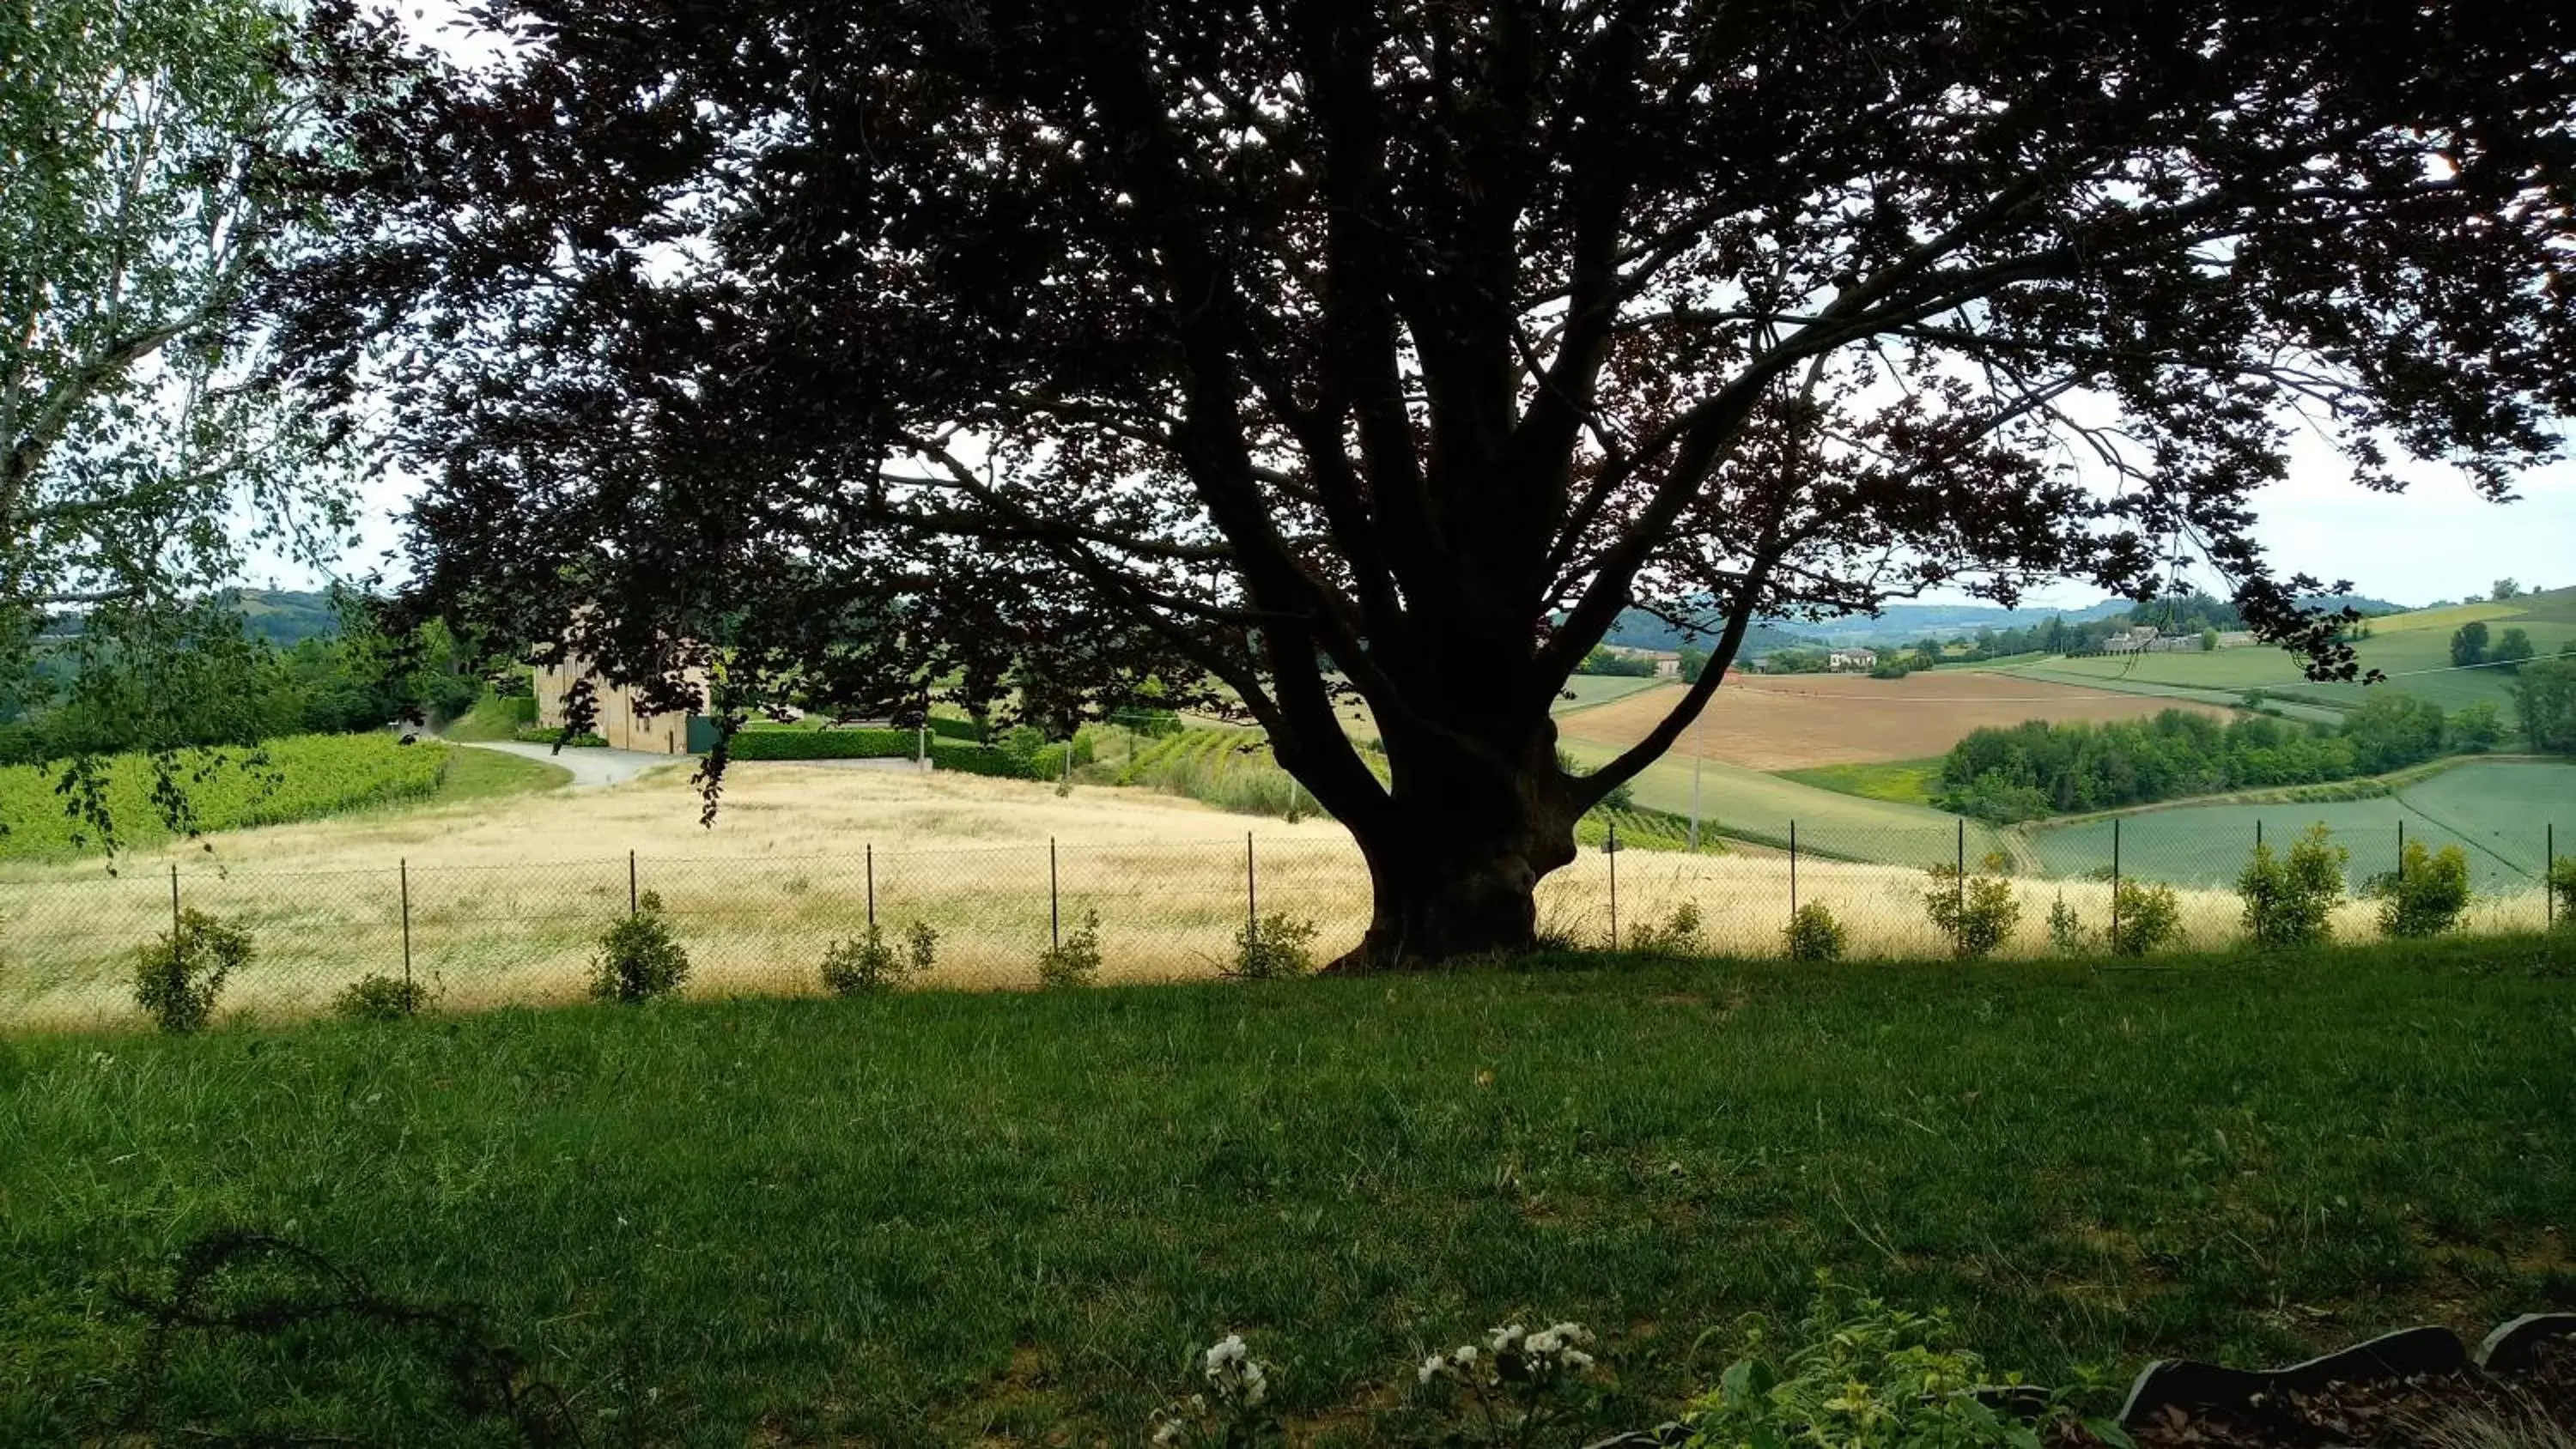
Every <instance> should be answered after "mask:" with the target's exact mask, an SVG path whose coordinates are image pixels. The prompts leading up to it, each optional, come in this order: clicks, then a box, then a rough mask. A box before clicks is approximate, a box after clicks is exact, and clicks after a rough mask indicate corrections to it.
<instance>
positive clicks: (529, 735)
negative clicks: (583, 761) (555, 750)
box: [510, 728, 608, 750]
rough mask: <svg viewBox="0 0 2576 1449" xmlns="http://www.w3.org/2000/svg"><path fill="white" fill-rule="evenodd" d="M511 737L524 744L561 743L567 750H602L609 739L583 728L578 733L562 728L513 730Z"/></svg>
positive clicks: (606, 746) (606, 745)
mask: <svg viewBox="0 0 2576 1449" xmlns="http://www.w3.org/2000/svg"><path fill="white" fill-rule="evenodd" d="M510 738H512V739H514V740H517V741H518V742H519V743H520V744H523V745H558V744H559V745H561V746H563V747H564V748H565V749H567V750H602V749H606V748H608V741H606V740H604V739H602V738H600V737H599V736H598V735H595V734H592V733H591V732H590V731H588V730H583V731H581V732H580V733H578V734H570V735H567V734H565V733H564V732H563V731H562V730H560V729H535V728H530V729H523V730H516V731H513V732H512V733H511V735H510Z"/></svg>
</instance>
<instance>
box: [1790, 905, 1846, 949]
mask: <svg viewBox="0 0 2576 1449" xmlns="http://www.w3.org/2000/svg"><path fill="white" fill-rule="evenodd" d="M1781 934H1782V935H1784V936H1786V937H1787V938H1788V947H1789V959H1790V960H1792V961H1839V960H1841V959H1843V948H1844V945H1845V937H1844V934H1843V923H1842V922H1840V921H1838V920H1835V919H1834V913H1833V912H1832V911H1830V910H1828V909H1826V907H1825V903H1824V902H1823V901H1809V902H1807V903H1806V904H1805V905H1803V906H1800V907H1798V909H1797V910H1796V911H1794V912H1792V913H1791V914H1790V916H1789V926H1788V929H1787V930H1786V931H1784V932H1782V933H1781Z"/></svg>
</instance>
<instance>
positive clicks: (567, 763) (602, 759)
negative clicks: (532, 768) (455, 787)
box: [452, 740, 688, 790]
mask: <svg viewBox="0 0 2576 1449" xmlns="http://www.w3.org/2000/svg"><path fill="white" fill-rule="evenodd" d="M452 743H455V744H460V745H463V746H464V747H465V748H467V749H469V750H498V751H500V752H501V753H502V754H505V755H517V756H518V757H519V758H520V759H523V760H542V761H544V762H545V763H547V764H549V765H561V766H563V767H564V768H565V769H567V770H570V771H571V772H572V788H573V789H576V790H605V789H607V788H608V787H609V786H611V785H623V784H625V783H626V782H627V781H629V780H632V779H635V778H636V777H637V776H640V775H642V774H643V773H644V772H645V771H647V770H650V769H653V768H655V767H657V766H661V765H668V764H674V763H677V762H679V761H682V760H685V759H687V758H688V756H686V755H655V754H648V753H646V752H645V751H643V750H604V749H568V750H564V751H562V752H560V753H558V752H557V751H556V750H555V747H554V746H552V745H530V744H521V743H520V742H518V741H516V740H456V741H453V742H452Z"/></svg>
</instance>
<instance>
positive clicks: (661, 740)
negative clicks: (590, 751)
mask: <svg viewBox="0 0 2576 1449" xmlns="http://www.w3.org/2000/svg"><path fill="white" fill-rule="evenodd" d="M684 677H685V678H686V679H687V680H688V682H689V686H690V688H692V689H694V690H696V691H697V694H698V698H699V699H701V700H703V699H705V698H706V697H707V677H706V672H705V671H704V670H700V669H690V670H689V671H687V673H686V675H685V676H684ZM583 679H588V680H589V681H590V687H591V689H592V690H593V691H595V693H594V695H593V698H594V699H596V701H597V709H596V711H595V712H594V714H593V716H592V722H591V726H590V728H591V732H592V733H593V734H596V735H598V736H599V737H600V738H601V739H603V740H606V741H607V742H608V744H609V747H610V748H612V749H620V750H642V751H645V752H647V753H649V754H656V755H694V754H703V753H705V752H706V751H707V750H710V749H712V748H714V747H715V739H716V726H715V721H714V720H711V719H709V718H707V717H706V716H705V715H703V714H699V713H697V712H695V711H689V712H685V713H678V714H654V713H652V712H651V711H649V710H647V709H645V708H644V706H643V705H642V704H640V703H638V702H637V700H636V698H635V691H634V690H632V689H630V688H628V687H627V686H625V685H622V684H611V683H609V682H608V681H607V680H606V679H605V678H603V677H601V676H599V675H597V674H595V673H593V672H592V670H591V662H590V661H589V660H587V659H584V658H582V657H581V656H579V655H567V656H565V657H564V658H562V659H556V660H550V661H548V662H547V663H545V664H541V665H539V666H538V667H537V681H536V684H537V723H538V725H539V726H541V727H543V728H545V729H551V730H559V729H562V728H563V727H564V714H565V711H564V701H565V699H566V698H567V697H569V696H570V695H571V693H572V687H573V685H574V684H575V683H576V682H578V681H580V680H583Z"/></svg>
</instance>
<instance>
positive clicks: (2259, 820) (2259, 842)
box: [2254, 815, 2263, 850]
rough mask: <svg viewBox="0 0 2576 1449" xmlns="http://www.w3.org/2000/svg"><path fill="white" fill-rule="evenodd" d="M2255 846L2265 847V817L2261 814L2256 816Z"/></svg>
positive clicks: (2258, 847)
mask: <svg viewBox="0 0 2576 1449" xmlns="http://www.w3.org/2000/svg"><path fill="white" fill-rule="evenodd" d="M2254 848H2255V849H2256V850H2261V849H2262V848H2263V817H2262V816H2260V815H2257V816H2255V817H2254Z"/></svg>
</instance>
